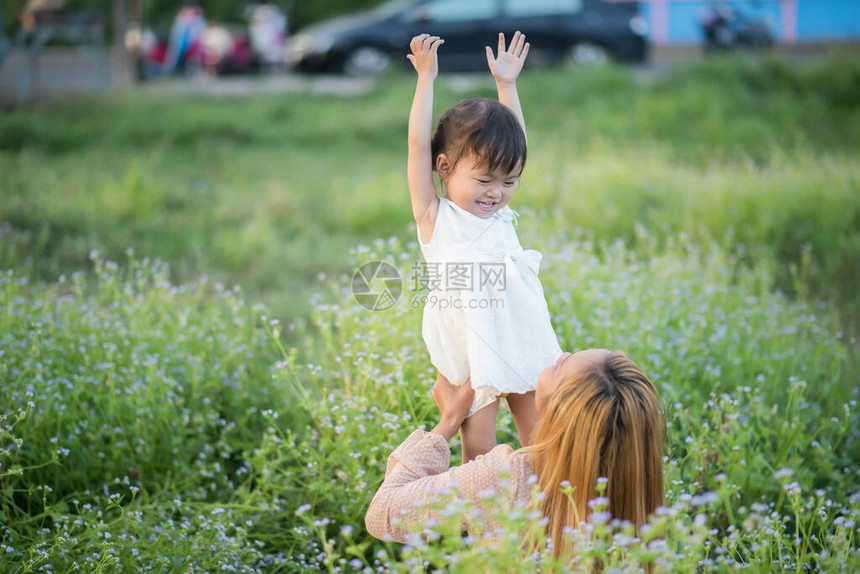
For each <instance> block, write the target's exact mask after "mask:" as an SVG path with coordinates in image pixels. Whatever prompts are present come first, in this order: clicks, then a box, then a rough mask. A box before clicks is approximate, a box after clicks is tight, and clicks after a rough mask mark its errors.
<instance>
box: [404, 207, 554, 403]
mask: <svg viewBox="0 0 860 574" xmlns="http://www.w3.org/2000/svg"><path fill="white" fill-rule="evenodd" d="M518 215H519V214H518V213H517V212H516V211H514V210H513V209H511V208H510V207H508V206H505V207H503V208H501V209H499V210H498V211H496V212H495V213H494V214H493V215H492V216H490V217H489V218H487V219H483V218H481V217H478V216H477V215H474V214H473V213H470V212H469V211H467V210H465V209H463V208H462V207H460V206H458V205H457V204H455V203H454V202H453V201H450V200H448V199H447V198H444V197H441V198H439V211H438V213H437V215H436V224H435V227H434V229H433V236H432V237H431V239H430V243H423V241H422V240H421V232H420V230H419V232H418V243H419V245H420V246H421V253H422V254H423V255H424V260H425V262H426V268H425V269H424V271H423V277H422V279H423V282H424V283H425V284H428V287H429V289H428V291H427V299H426V300H425V303H424V317H423V322H422V328H421V334H422V336H423V337H424V342H425V344H426V345H427V350H428V351H429V353H430V360H431V362H432V363H433V366H435V367H436V368H437V369H438V370H439V372H441V373H442V375H444V376H445V378H447V379H448V380H449V381H450V382H451V383H452V384H454V385H462V384H463V383H465V382H466V380H467V379H469V378H470V377H471V384H472V388H474V389H475V398H474V401H473V403H472V407H471V409H470V410H469V415H470V416H471V415H472V414H474V413H475V412H477V411H478V410H480V409H482V408H483V407H485V406H487V405H489V404H490V403H492V402H493V401H494V400H495V399H496V397H498V396H499V395H503V396H504V395H506V394H507V393H526V392H529V391H533V390H534V389H535V387H536V386H537V380H538V375H540V372H541V371H542V370H543V369H545V368H546V367H548V366H549V365H552V364H553V363H555V361H556V360H557V359H558V358H559V357H560V356H561V353H562V350H561V347H560V346H559V344H558V339H557V337H556V335H555V332H554V331H553V328H552V324H551V322H550V317H549V311H548V310H547V305H546V299H545V298H544V293H543V287H541V283H540V280H539V279H538V271H539V269H540V261H541V254H540V253H539V252H537V251H535V250H533V249H528V250H523V248H522V247H521V246H520V242H519V240H518V239H517V234H516V231H515V230H514V223H516V218H517V217H518ZM501 402H502V406H504V407H505V408H508V405H507V402H506V401H505V400H504V398H503V399H502V401H501Z"/></svg>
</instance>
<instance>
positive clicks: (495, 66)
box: [487, 31, 529, 133]
mask: <svg viewBox="0 0 860 574" xmlns="http://www.w3.org/2000/svg"><path fill="white" fill-rule="evenodd" d="M528 53H529V44H528V42H526V36H525V34H521V33H520V32H519V31H517V32H515V33H514V37H513V38H511V45H510V46H508V49H507V50H505V35H504V34H503V33H501V32H500V33H499V53H498V55H497V56H496V57H495V58H494V57H493V49H492V48H490V47H489V46H487V63H488V64H489V65H490V72H492V74H493V77H494V78H495V79H496V89H498V91H499V102H501V103H502V104H504V105H506V106H508V107H509V108H511V109H512V110H513V111H514V113H515V114H516V116H517V119H519V120H520V127H522V128H523V133H526V122H525V120H524V119H523V109H522V107H521V106H520V96H519V94H518V93H517V77H518V76H519V75H520V72H521V71H522V69H523V64H524V63H525V61H526V56H527V55H528Z"/></svg>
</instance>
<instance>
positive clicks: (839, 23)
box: [616, 0, 860, 45]
mask: <svg viewBox="0 0 860 574" xmlns="http://www.w3.org/2000/svg"><path fill="white" fill-rule="evenodd" d="M616 1H617V0H616ZM668 2H669V22H668V30H669V44H674V45H683V44H697V43H699V42H701V39H702V32H701V28H700V25H699V19H700V16H701V14H702V13H703V11H704V10H706V9H707V7H708V6H709V5H710V2H709V1H708V0H699V1H689V0H668ZM723 4H726V5H728V6H731V7H733V8H735V9H737V10H738V11H740V12H742V13H744V14H748V15H750V16H752V17H755V18H758V19H764V21H765V22H767V24H768V26H769V27H770V29H771V31H772V32H773V33H774V36H775V37H776V38H777V41H781V40H783V30H782V2H780V0H735V1H730V2H729V1H726V2H723ZM640 8H641V11H642V15H643V16H645V17H646V18H647V19H648V22H649V24H650V26H651V30H653V29H654V22H653V10H652V9H651V5H650V3H649V2H648V1H647V0H645V1H642V2H641V3H640ZM796 30H797V42H798V43H803V42H820V41H828V40H834V41H836V40H838V41H844V40H857V41H860V0H797V24H796ZM652 39H653V34H652Z"/></svg>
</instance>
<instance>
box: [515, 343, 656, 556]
mask: <svg viewBox="0 0 860 574" xmlns="http://www.w3.org/2000/svg"><path fill="white" fill-rule="evenodd" d="M543 407H544V409H543V413H542V414H541V416H540V418H539V419H538V423H537V426H536V427H535V431H534V434H533V435H532V440H533V442H532V445H531V446H529V447H527V448H526V449H523V450H524V451H526V452H531V453H532V467H533V469H534V471H535V473H536V474H537V476H538V483H539V485H540V489H541V491H542V492H543V493H544V494H545V495H546V498H544V499H543V501H542V502H540V503H539V504H540V508H541V510H542V512H543V515H544V516H545V517H546V518H547V519H548V522H547V525H546V530H547V532H546V533H547V535H548V536H550V537H552V540H553V555H554V557H556V558H559V557H563V556H571V555H572V553H573V544H572V542H571V540H570V539H569V537H567V536H565V534H564V528H565V527H566V526H569V527H572V528H579V525H580V522H581V521H587V520H589V518H590V516H591V515H590V513H591V509H590V508H589V506H588V502H589V501H590V500H592V499H594V498H596V497H598V496H599V495H598V491H597V479H598V478H599V477H605V478H607V479H608V483H607V485H606V490H605V492H604V493H603V496H605V497H606V498H608V499H609V508H608V510H609V512H610V514H611V515H612V518H614V519H617V520H623V521H629V522H631V523H632V524H633V525H634V526H635V527H636V528H637V530H638V529H639V527H641V526H642V525H643V524H645V522H646V520H647V519H648V516H649V515H651V514H653V513H654V511H655V510H656V509H657V507H658V506H662V505H663V504H664V486H663V442H664V440H665V436H666V423H665V418H664V416H663V411H662V409H661V407H660V402H659V400H658V398H657V392H656V390H655V389H654V385H653V384H652V383H651V381H650V380H648V377H646V376H645V375H644V374H643V373H642V371H641V370H640V369H639V367H637V366H636V364H635V363H633V361H631V360H630V359H628V358H627V356H626V355H624V354H623V353H619V352H613V353H610V354H609V355H608V356H607V357H606V359H605V360H603V361H600V362H598V363H597V364H595V366H594V367H593V368H592V369H590V370H589V371H588V372H584V373H582V374H578V375H577V376H575V377H571V378H570V379H568V380H565V381H562V382H561V383H560V384H559V386H558V388H557V389H556V390H555V392H553V393H552V394H551V395H550V396H549V397H548V398H547V400H546V403H545V404H544V405H543ZM563 481H569V483H570V486H572V487H573V493H572V495H571V496H570V498H569V497H568V495H566V494H565V493H564V492H562V482H563Z"/></svg>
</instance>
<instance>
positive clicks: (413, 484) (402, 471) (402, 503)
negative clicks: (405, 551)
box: [364, 430, 526, 543]
mask: <svg viewBox="0 0 860 574" xmlns="http://www.w3.org/2000/svg"><path fill="white" fill-rule="evenodd" d="M512 453H513V449H512V448H511V447H510V446H507V445H499V446H497V447H496V448H495V449H493V450H492V451H491V452H490V453H488V454H486V455H481V456H479V457H478V458H477V459H476V460H473V461H471V462H469V463H467V464H464V465H463V466H457V467H454V468H449V463H450V459H451V451H450V449H449V448H448V441H447V440H446V439H445V437H444V436H442V435H440V434H437V433H434V432H425V431H422V430H416V431H415V432H413V433H412V434H411V435H410V436H409V438H407V439H406V440H405V441H404V442H403V444H401V445H400V446H399V447H397V448H396V449H395V450H394V452H392V453H391V455H390V456H389V457H388V465H387V467H386V471H385V480H384V481H383V482H382V485H381V486H380V487H379V490H378V491H377V492H376V495H375V496H374V497H373V501H371V503H370V506H369V507H368V509H367V514H366V515H365V517H364V523H365V526H366V527H367V531H368V532H369V533H370V534H371V535H372V536H374V537H375V538H378V539H380V540H392V541H394V542H400V543H403V542H405V541H406V538H407V535H408V534H409V533H410V532H416V531H420V530H421V529H422V527H423V526H424V525H425V524H426V523H427V521H428V520H430V519H434V520H435V521H442V520H443V519H444V517H443V516H441V513H440V510H441V509H440V508H434V505H435V504H438V503H440V502H443V501H444V500H446V498H447V496H448V492H449V491H451V489H453V490H454V492H455V493H456V496H457V498H459V499H462V500H468V501H470V502H471V503H472V504H473V505H474V506H475V507H476V508H478V509H479V510H481V511H482V516H486V515H487V514H488V513H489V512H490V510H491V509H489V508H485V505H486V504H488V503H489V504H494V505H498V504H499V502H498V501H492V502H488V500H491V499H487V498H486V497H485V496H481V494H484V493H486V492H488V491H491V490H492V491H495V492H505V497H504V499H505V500H506V504H507V507H510V506H511V505H512V504H513V502H514V501H515V498H516V494H517V492H520V493H521V492H523V491H524V487H523V486H522V485H524V484H525V478H526V477H520V476H517V467H516V466H514V467H512V466H511V458H512V457H511V454H512ZM506 472H507V473H510V474H512V476H511V480H509V481H507V482H506V481H505V478H504V475H505V474H506ZM484 520H485V519H484ZM466 527H467V524H466V522H465V521H463V522H462V524H461V528H464V529H465V528H466ZM483 527H484V528H487V527H489V523H487V522H486V521H485V522H484V523H483Z"/></svg>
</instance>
